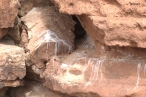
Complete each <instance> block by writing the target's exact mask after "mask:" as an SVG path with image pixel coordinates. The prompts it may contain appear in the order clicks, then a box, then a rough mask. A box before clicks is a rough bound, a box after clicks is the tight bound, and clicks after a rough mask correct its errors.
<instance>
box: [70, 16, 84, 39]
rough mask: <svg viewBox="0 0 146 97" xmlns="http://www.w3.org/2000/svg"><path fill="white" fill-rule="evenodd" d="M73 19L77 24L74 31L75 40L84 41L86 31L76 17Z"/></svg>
mask: <svg viewBox="0 0 146 97" xmlns="http://www.w3.org/2000/svg"><path fill="white" fill-rule="evenodd" d="M72 19H73V20H74V21H75V22H76V24H75V30H74V34H75V39H82V38H83V37H85V35H86V31H85V30H84V28H83V27H82V25H81V23H80V21H79V20H78V18H77V17H76V16H75V15H73V16H72Z"/></svg>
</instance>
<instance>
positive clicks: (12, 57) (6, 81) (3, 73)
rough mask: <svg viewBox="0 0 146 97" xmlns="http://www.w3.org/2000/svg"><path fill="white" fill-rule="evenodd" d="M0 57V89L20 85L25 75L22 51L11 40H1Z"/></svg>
mask: <svg viewBox="0 0 146 97" xmlns="http://www.w3.org/2000/svg"><path fill="white" fill-rule="evenodd" d="M0 57H1V58H0V88H3V87H8V86H11V87H16V86H19V85H21V84H22V83H21V80H22V79H23V78H24V76H25V74H26V68H25V54H24V50H23V49H22V48H20V47H17V46H15V45H14V42H13V41H12V40H1V41H0Z"/></svg>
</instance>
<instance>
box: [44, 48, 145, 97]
mask: <svg viewBox="0 0 146 97" xmlns="http://www.w3.org/2000/svg"><path fill="white" fill-rule="evenodd" d="M99 47H100V48H101V51H100V52H101V54H100V57H96V56H94V57H91V56H90V57H89V56H88V57H87V56H86V55H83V54H82V56H81V57H75V55H77V54H78V52H76V51H75V52H74V53H75V55H72V54H71V55H70V56H72V58H73V59H74V60H68V58H69V56H68V58H66V61H63V63H60V62H57V61H55V65H54V66H53V62H52V63H51V62H50V63H48V65H47V67H46V70H45V72H44V76H45V80H46V84H45V85H46V86H47V87H49V88H50V89H52V90H55V91H60V92H63V93H68V94H70V95H75V96H77V97H106V96H109V97H125V96H129V97H133V96H132V95H135V96H136V97H143V96H144V95H145V89H146V87H145V81H146V78H145V72H146V70H145V67H146V66H145V58H146V57H145V56H144V55H143V53H144V52H145V50H144V49H133V48H110V49H108V50H105V47H104V46H103V45H102V46H99ZM90 52H91V49H90ZM90 52H89V51H88V52H86V54H87V55H89V54H88V53H90ZM80 54H81V53H80ZM93 54H94V55H96V54H97V53H96V52H94V53H93ZM93 54H92V55H93ZM98 55H99V54H98ZM71 61H72V62H71ZM67 62H70V63H67ZM71 63H72V64H71ZM111 91H112V92H111Z"/></svg>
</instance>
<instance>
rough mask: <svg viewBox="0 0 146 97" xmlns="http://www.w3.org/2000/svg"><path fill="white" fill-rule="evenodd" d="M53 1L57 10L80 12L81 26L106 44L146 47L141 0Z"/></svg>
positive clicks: (142, 1)
mask: <svg viewBox="0 0 146 97" xmlns="http://www.w3.org/2000/svg"><path fill="white" fill-rule="evenodd" d="M52 1H53V2H54V3H55V4H56V5H57V6H58V7H59V8H60V12H63V13H68V14H75V15H79V16H78V18H79V20H80V22H81V23H82V25H83V27H84V28H85V29H86V31H87V32H88V33H89V34H90V35H91V36H92V37H93V38H94V39H95V40H98V41H100V42H102V43H105V44H106V45H108V46H116V45H119V46H131V47H140V48H146V44H145V39H146V37H145V36H146V35H145V30H146V29H145V27H146V25H145V22H146V19H145V13H144V11H145V9H146V7H145V4H146V2H145V1H144V0H132V1H130V0H128V1H127V0H124V1H123V0H112V1H110V0H88V1H87V0H86V1H81V0H72V1H68V0H64V1H60V0H52ZM83 14H84V15H83ZM80 15H81V16H80Z"/></svg>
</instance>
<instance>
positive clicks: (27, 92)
mask: <svg viewBox="0 0 146 97" xmlns="http://www.w3.org/2000/svg"><path fill="white" fill-rule="evenodd" d="M8 95H9V96H11V97H70V96H67V95H64V94H60V93H56V92H53V91H51V90H49V89H48V88H46V87H44V86H43V84H42V83H38V82H36V81H34V82H33V81H26V82H25V85H24V87H17V88H11V89H9V91H8Z"/></svg>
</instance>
